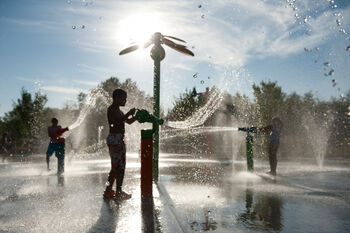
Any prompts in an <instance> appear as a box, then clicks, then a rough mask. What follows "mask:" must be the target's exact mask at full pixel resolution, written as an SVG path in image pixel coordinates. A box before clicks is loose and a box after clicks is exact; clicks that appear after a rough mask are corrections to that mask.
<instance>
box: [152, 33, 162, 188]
mask: <svg viewBox="0 0 350 233" xmlns="http://www.w3.org/2000/svg"><path fill="white" fill-rule="evenodd" d="M151 57H152V59H153V61H154V72H153V75H154V77H153V116H155V117H157V118H159V95H160V62H161V60H163V59H164V57H165V51H164V49H163V47H162V46H161V45H160V34H159V35H157V36H155V40H154V46H153V48H152V50H151ZM153 131H154V133H153V180H154V181H155V182H157V181H158V174H159V173H158V171H159V165H158V164H159V162H158V161H159V124H158V122H153Z"/></svg>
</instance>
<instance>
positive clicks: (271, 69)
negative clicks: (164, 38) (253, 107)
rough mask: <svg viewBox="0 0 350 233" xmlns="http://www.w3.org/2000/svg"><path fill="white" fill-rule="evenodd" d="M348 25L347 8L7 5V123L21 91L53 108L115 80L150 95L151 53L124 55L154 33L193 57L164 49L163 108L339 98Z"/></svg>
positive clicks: (317, 4)
mask: <svg viewBox="0 0 350 233" xmlns="http://www.w3.org/2000/svg"><path fill="white" fill-rule="evenodd" d="M337 20H338V21H337ZM349 25H350V1H346V0H343V1H337V0H334V3H333V1H328V0H295V1H293V0H287V1H285V0H284V1H277V0H271V1H268V0H231V1H229V0H215V1H180V0H176V1H130V0H126V1H116V0H115V1H112V0H110V1H97V0H96V1H93V0H68V1H67V0H60V1H58V0H55V1H54V0H45V1H44V0H41V1H39V0H37V1H36V0H0V29H1V32H0V51H1V52H0V84H1V91H0V98H1V102H0V116H2V115H3V113H4V112H7V111H9V110H11V107H12V103H13V101H16V99H17V98H18V97H19V94H20V90H21V88H22V87H24V88H25V89H27V90H28V91H30V92H31V93H34V92H35V91H38V90H40V91H41V92H42V93H45V94H47V96H48V99H49V101H48V104H47V106H51V107H62V106H63V105H64V103H66V102H67V101H75V100H76V96H77V94H78V93H79V92H80V91H88V90H89V89H91V88H93V87H96V86H97V84H98V83H99V82H101V81H104V80H106V79H107V78H109V77H111V76H116V77H118V78H120V79H121V80H125V79H126V78H132V80H134V81H136V82H137V84H138V86H139V88H140V89H142V90H144V91H146V92H147V93H148V94H152V85H153V67H152V66H153V61H152V59H151V58H150V57H149V51H150V48H148V49H145V50H140V51H137V52H134V53H130V54H127V55H123V56H119V55H118V53H119V51H120V50H122V49H123V48H125V47H127V46H129V45H130V43H131V42H137V43H138V42H143V41H144V40H146V39H147V38H148V37H149V36H150V34H152V33H153V32H156V31H160V32H162V33H163V34H164V35H172V36H176V37H180V38H182V39H184V40H186V41H187V46H188V48H189V49H191V50H192V51H193V52H194V53H195V57H189V56H186V55H183V54H180V53H178V52H176V51H174V50H172V49H170V48H169V47H166V46H165V50H166V53H167V56H166V58H165V59H164V60H163V62H162V68H161V104H162V105H163V107H165V108H169V107H171V106H172V103H173V101H174V97H175V96H178V94H179V93H181V92H183V91H184V90H185V89H186V88H187V89H192V88H193V87H194V86H195V87H196V88H197V91H198V92H202V91H204V90H205V87H207V86H209V87H211V86H213V85H218V86H221V87H222V88H224V89H226V90H228V91H229V92H231V93H232V94H234V93H236V92H237V91H238V92H241V93H244V94H247V95H249V96H252V88H251V85H252V84H253V83H259V82H260V81H261V80H265V81H268V80H271V81H277V82H278V84H279V85H280V86H282V89H283V91H285V92H287V93H291V92H293V91H296V92H297V93H299V94H304V93H305V92H307V91H312V92H313V93H314V94H315V95H316V96H318V97H319V98H321V99H329V98H330V97H331V96H336V97H338V96H339V95H340V94H342V93H346V91H347V90H349V89H350V88H349V87H350V78H349V71H350V68H349V67H350V51H347V50H346V48H347V47H348V46H350V41H349V34H347V33H348V32H350V27H349ZM332 70H333V71H332ZM195 73H198V74H197V78H194V77H193V75H194V74H195ZM324 74H327V76H325V75H324ZM208 77H209V78H208ZM333 79H335V80H336V85H335V86H333V84H334V83H333V82H332V80H333Z"/></svg>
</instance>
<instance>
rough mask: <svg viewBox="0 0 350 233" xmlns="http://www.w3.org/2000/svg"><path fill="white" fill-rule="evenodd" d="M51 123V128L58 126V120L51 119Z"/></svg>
mask: <svg viewBox="0 0 350 233" xmlns="http://www.w3.org/2000/svg"><path fill="white" fill-rule="evenodd" d="M51 123H52V125H53V126H57V125H58V120H57V119H56V118H52V119H51Z"/></svg>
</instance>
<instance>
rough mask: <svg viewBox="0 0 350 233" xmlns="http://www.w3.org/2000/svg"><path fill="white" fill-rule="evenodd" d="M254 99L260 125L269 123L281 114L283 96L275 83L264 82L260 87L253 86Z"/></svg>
mask: <svg viewBox="0 0 350 233" xmlns="http://www.w3.org/2000/svg"><path fill="white" fill-rule="evenodd" d="M253 91H254V97H255V102H256V104H257V107H258V109H259V113H260V119H261V124H262V125H267V124H269V123H270V121H271V119H272V118H273V117H274V116H277V115H280V114H281V113H282V112H283V103H284V99H285V94H284V93H283V92H282V89H281V87H280V86H278V85H277V82H270V81H269V82H267V83H266V82H264V81H262V82H261V83H260V86H258V85H255V84H254V85H253Z"/></svg>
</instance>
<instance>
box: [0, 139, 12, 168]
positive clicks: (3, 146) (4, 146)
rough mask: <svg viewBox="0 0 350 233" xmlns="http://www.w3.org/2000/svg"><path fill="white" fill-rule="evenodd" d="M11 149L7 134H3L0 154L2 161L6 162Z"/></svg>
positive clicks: (0, 142)
mask: <svg viewBox="0 0 350 233" xmlns="http://www.w3.org/2000/svg"><path fill="white" fill-rule="evenodd" d="M10 148H11V142H10V139H9V137H8V134H7V133H3V134H2V137H1V141H0V153H1V154H2V161H3V162H4V161H5V159H6V157H7V155H8V154H9V150H10Z"/></svg>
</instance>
